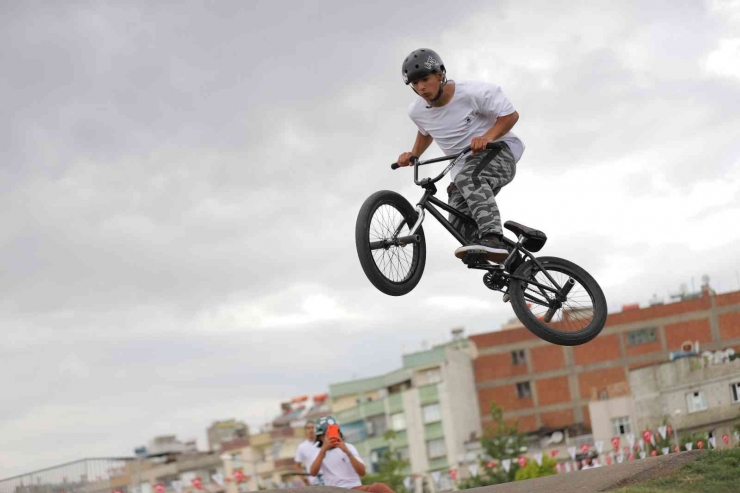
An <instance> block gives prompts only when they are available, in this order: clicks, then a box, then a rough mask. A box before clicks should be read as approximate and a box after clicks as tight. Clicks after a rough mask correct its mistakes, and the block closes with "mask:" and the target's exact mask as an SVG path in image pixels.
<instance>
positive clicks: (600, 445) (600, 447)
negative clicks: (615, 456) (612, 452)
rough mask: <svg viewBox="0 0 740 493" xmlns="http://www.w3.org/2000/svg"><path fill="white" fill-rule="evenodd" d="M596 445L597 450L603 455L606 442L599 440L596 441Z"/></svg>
mask: <svg viewBox="0 0 740 493" xmlns="http://www.w3.org/2000/svg"><path fill="white" fill-rule="evenodd" d="M594 445H596V451H597V452H598V453H599V455H601V453H602V452H604V442H602V441H601V440H599V441H598V442H596V443H594Z"/></svg>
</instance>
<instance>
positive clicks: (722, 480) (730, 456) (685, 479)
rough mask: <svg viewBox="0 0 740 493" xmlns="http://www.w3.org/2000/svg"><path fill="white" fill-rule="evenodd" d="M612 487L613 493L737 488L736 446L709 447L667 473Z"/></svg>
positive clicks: (739, 455) (709, 492)
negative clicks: (713, 448)
mask: <svg viewBox="0 0 740 493" xmlns="http://www.w3.org/2000/svg"><path fill="white" fill-rule="evenodd" d="M613 491H614V493H665V492H667V491H671V492H676V493H684V492H686V493H705V492H706V493H737V492H740V448H738V447H736V448H733V449H727V450H718V451H710V452H708V453H706V454H703V456H702V457H700V458H699V459H697V460H696V461H694V462H690V463H689V464H686V465H685V466H682V467H680V468H678V469H676V470H675V471H674V472H672V473H671V474H670V475H668V476H664V477H660V478H655V479H650V480H648V481H646V482H644V483H641V484H638V485H634V486H628V487H626V488H620V489H618V490H613Z"/></svg>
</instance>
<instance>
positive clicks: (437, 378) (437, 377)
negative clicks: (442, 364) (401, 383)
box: [420, 368, 442, 385]
mask: <svg viewBox="0 0 740 493" xmlns="http://www.w3.org/2000/svg"><path fill="white" fill-rule="evenodd" d="M420 376H421V382H420V385H427V384H430V383H439V382H441V381H442V372H441V371H440V370H439V368H432V369H430V370H424V371H423V372H421V375H420Z"/></svg>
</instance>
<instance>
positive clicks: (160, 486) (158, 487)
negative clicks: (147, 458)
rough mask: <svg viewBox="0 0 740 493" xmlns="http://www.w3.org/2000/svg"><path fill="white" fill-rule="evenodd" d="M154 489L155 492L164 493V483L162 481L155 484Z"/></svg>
mask: <svg viewBox="0 0 740 493" xmlns="http://www.w3.org/2000/svg"><path fill="white" fill-rule="evenodd" d="M154 489H155V490H157V493H164V485H163V484H162V483H157V484H155V485H154Z"/></svg>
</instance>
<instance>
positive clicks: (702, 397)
mask: <svg viewBox="0 0 740 493" xmlns="http://www.w3.org/2000/svg"><path fill="white" fill-rule="evenodd" d="M686 407H687V408H688V409H689V412H690V413H695V412H698V411H704V410H706V408H707V395H706V394H705V393H704V392H703V391H701V390H700V391H698V392H689V393H688V394H686Z"/></svg>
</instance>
